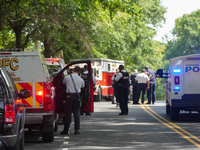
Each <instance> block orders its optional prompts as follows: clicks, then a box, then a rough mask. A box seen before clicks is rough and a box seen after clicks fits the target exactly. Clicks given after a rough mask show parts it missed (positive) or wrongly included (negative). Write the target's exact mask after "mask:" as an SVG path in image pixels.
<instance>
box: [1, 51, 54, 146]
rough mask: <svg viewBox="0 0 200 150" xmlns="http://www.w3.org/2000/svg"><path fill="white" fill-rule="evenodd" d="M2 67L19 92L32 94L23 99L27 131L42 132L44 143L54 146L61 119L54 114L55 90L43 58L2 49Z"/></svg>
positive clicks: (29, 53) (34, 54) (35, 52)
mask: <svg viewBox="0 0 200 150" xmlns="http://www.w3.org/2000/svg"><path fill="white" fill-rule="evenodd" d="M0 66H2V67H4V68H6V69H7V70H8V71H9V73H10V74H11V76H12V78H13V79H14V81H15V85H16V87H17V90H18V92H19V91H20V90H21V89H28V90H30V91H31V96H30V97H29V98H27V99H22V102H23V104H24V107H25V109H26V115H25V119H26V121H25V128H28V129H29V131H31V130H32V129H39V130H41V131H42V139H43V141H45V142H52V141H53V140H54V131H56V130H57V127H56V122H57V120H58V115H57V114H56V113H55V111H54V95H55V94H54V88H52V87H53V85H52V83H51V80H50V76H49V72H48V69H47V64H46V62H45V58H44V56H43V55H42V54H40V53H39V52H37V51H32V52H31V51H28V50H27V51H25V52H24V51H23V49H1V52H0Z"/></svg>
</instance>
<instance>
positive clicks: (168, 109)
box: [166, 104, 170, 114]
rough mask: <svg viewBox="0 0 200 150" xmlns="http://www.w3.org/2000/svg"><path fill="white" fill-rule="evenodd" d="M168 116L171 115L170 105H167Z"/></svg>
mask: <svg viewBox="0 0 200 150" xmlns="http://www.w3.org/2000/svg"><path fill="white" fill-rule="evenodd" d="M166 114H170V105H169V104H166Z"/></svg>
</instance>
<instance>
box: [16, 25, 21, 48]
mask: <svg viewBox="0 0 200 150" xmlns="http://www.w3.org/2000/svg"><path fill="white" fill-rule="evenodd" d="M15 34H16V36H15V37H16V48H23V47H22V28H21V27H20V26H19V27H18V28H17V29H16V31H15Z"/></svg>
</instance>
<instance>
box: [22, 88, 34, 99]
mask: <svg viewBox="0 0 200 150" xmlns="http://www.w3.org/2000/svg"><path fill="white" fill-rule="evenodd" d="M30 96H31V91H30V90H26V89H21V91H20V93H19V97H20V98H28V97H30Z"/></svg>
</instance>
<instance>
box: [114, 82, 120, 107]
mask: <svg viewBox="0 0 200 150" xmlns="http://www.w3.org/2000/svg"><path fill="white" fill-rule="evenodd" d="M113 90H114V92H113V102H114V97H115V98H116V103H119V98H118V96H117V94H118V92H117V85H116V84H115V85H113Z"/></svg>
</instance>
